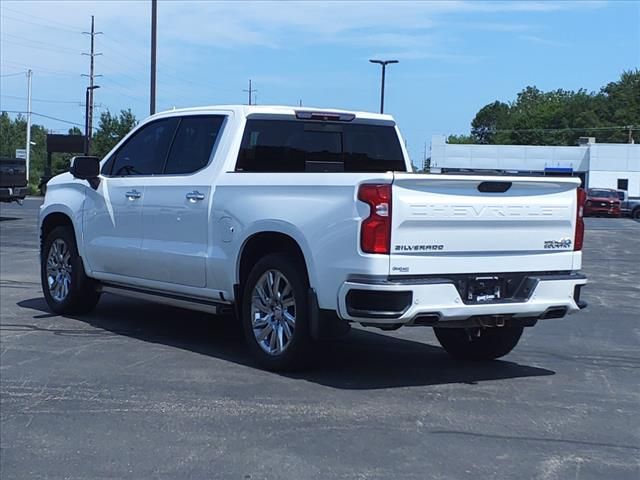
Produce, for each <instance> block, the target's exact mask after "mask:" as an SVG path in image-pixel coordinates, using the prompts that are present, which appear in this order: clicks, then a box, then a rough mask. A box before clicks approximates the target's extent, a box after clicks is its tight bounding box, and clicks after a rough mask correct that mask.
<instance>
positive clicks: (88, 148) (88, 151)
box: [84, 85, 100, 155]
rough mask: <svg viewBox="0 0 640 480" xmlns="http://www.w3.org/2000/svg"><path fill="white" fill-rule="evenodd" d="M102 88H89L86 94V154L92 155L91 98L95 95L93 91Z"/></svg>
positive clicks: (93, 86)
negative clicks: (90, 128)
mask: <svg viewBox="0 0 640 480" xmlns="http://www.w3.org/2000/svg"><path fill="white" fill-rule="evenodd" d="M96 88H100V85H92V86H90V87H87V91H86V92H85V104H84V105H85V109H84V154H85V155H91V133H90V131H89V105H90V103H91V102H90V101H89V97H90V96H91V95H93V91H94V90H95V89H96Z"/></svg>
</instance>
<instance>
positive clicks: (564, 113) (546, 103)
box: [449, 70, 640, 145]
mask: <svg viewBox="0 0 640 480" xmlns="http://www.w3.org/2000/svg"><path fill="white" fill-rule="evenodd" d="M629 127H631V128H632V129H635V131H638V130H639V129H640V70H630V71H625V72H623V73H622V74H621V76H620V79H619V80H618V81H617V82H611V83H609V84H607V85H606V86H604V87H602V88H601V89H600V91H599V92H597V93H595V92H591V93H589V92H587V91H586V90H584V89H581V90H578V91H568V90H562V89H558V90H552V91H550V92H543V91H541V90H539V89H538V88H536V87H534V86H529V87H526V88H525V89H524V90H522V91H521V92H520V93H518V95H517V97H516V99H515V100H514V101H512V102H510V103H504V102H500V101H498V100H496V101H495V102H492V103H489V104H487V105H485V106H484V107H482V108H481V109H480V110H479V111H478V113H477V114H476V116H475V117H474V119H473V121H472V122H471V138H472V139H473V142H474V143H491V144H505V145H576V143H577V141H578V138H579V137H582V136H596V137H597V138H598V140H599V141H600V142H627V141H628V138H629ZM468 140H469V137H468V136H466V135H460V136H451V137H449V142H450V143H466V142H467V141H468Z"/></svg>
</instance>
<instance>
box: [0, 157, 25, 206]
mask: <svg viewBox="0 0 640 480" xmlns="http://www.w3.org/2000/svg"><path fill="white" fill-rule="evenodd" d="M27 191H28V187H27V165H26V162H25V160H23V159H20V158H9V157H0V202H18V203H22V201H23V200H24V197H25V196H26V195H27Z"/></svg>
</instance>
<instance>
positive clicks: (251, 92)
mask: <svg viewBox="0 0 640 480" xmlns="http://www.w3.org/2000/svg"><path fill="white" fill-rule="evenodd" d="M242 91H243V92H249V105H251V104H252V102H251V99H252V98H253V94H254V93H255V92H257V91H258V90H254V89H253V88H252V86H251V79H249V90H247V89H246V88H245V89H244V90H242Z"/></svg>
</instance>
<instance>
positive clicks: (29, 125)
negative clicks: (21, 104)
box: [25, 70, 33, 183]
mask: <svg viewBox="0 0 640 480" xmlns="http://www.w3.org/2000/svg"><path fill="white" fill-rule="evenodd" d="M32 76H33V72H32V71H31V70H27V145H26V148H25V150H26V151H27V158H26V162H25V163H26V164H27V183H29V167H30V165H31V77H32Z"/></svg>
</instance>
